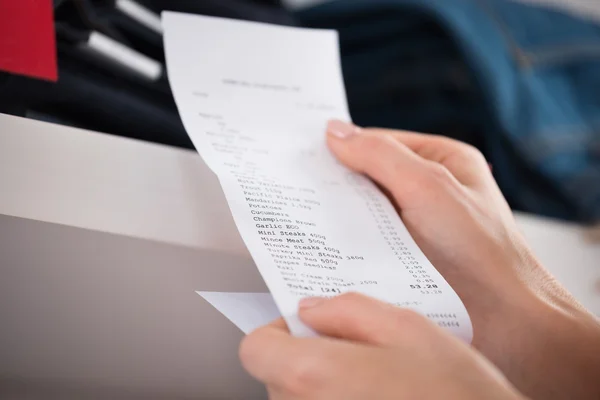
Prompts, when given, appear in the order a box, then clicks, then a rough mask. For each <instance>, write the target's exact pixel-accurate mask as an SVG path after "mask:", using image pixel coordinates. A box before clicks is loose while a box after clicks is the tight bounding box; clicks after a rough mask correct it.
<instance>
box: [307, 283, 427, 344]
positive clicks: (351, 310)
mask: <svg viewBox="0 0 600 400" xmlns="http://www.w3.org/2000/svg"><path fill="white" fill-rule="evenodd" d="M299 315H300V319H302V321H303V322H304V323H306V324H307V325H309V326H310V327H311V328H313V329H314V330H315V331H317V332H318V333H320V334H322V335H325V336H330V337H336V338H341V339H346V340H351V341H356V342H363V343H369V344H374V345H379V346H384V347H392V346H394V347H395V346H397V345H399V344H401V343H402V342H405V341H406V338H407V336H406V335H407V334H410V333H411V332H413V333H415V334H416V335H422V334H423V333H424V332H426V331H424V330H426V329H432V328H433V329H435V328H436V327H435V325H433V324H432V323H431V322H430V321H429V320H427V319H426V318H425V317H423V316H422V315H420V314H417V313H416V312H414V311H411V310H409V309H406V308H400V307H396V306H394V305H392V304H389V303H384V302H381V301H379V300H375V299H373V298H370V297H367V296H364V295H361V294H358V293H345V294H342V295H340V296H337V297H333V298H331V299H326V298H321V297H312V298H306V299H303V300H302V301H301V302H300V308H299Z"/></svg>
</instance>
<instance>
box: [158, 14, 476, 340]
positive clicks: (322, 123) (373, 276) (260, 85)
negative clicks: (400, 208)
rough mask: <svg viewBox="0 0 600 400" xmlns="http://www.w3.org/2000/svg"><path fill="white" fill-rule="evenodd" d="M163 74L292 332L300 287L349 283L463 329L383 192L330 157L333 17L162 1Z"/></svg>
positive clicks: (336, 93) (337, 76)
mask: <svg viewBox="0 0 600 400" xmlns="http://www.w3.org/2000/svg"><path fill="white" fill-rule="evenodd" d="M163 25H164V29H165V32H164V36H165V50H166V55H167V67H168V71H169V80H170V83H171V87H172V89H173V93H174V96H175V101H176V103H177V106H178V109H179V113H180V114H181V118H182V120H183V123H184V125H185V128H186V130H187V132H188V134H189V135H190V137H191V139H192V142H193V143H194V146H195V147H196V149H197V150H198V152H199V153H200V155H201V156H202V158H203V159H204V161H205V162H206V164H207V165H208V166H209V167H210V168H211V169H212V170H213V171H214V172H215V174H216V175H217V176H218V177H219V180H220V182H221V185H222V187H223V191H224V193H225V196H226V198H227V201H228V203H229V207H230V209H231V212H232V214H233V218H234V220H235V223H236V224H237V228H238V230H239V232H240V234H241V236H242V238H243V240H244V242H245V244H246V246H247V247H248V250H249V251H250V254H251V255H252V257H253V259H254V261H255V263H256V265H257V267H258V269H259V271H260V273H261V274H262V277H263V278H264V280H265V282H266V284H267V287H268V288H269V290H270V292H271V294H272V295H273V298H274V300H275V303H276V304H277V307H278V308H279V310H280V312H281V314H282V315H283V316H284V318H285V320H286V322H287V323H288V326H289V328H290V330H291V332H292V333H293V334H294V335H298V336H306V335H313V334H314V332H312V330H311V329H309V328H308V327H307V326H305V325H304V324H303V323H302V322H301V321H300V320H299V318H298V316H297V310H298V301H299V300H300V299H301V298H303V297H307V296H335V295H337V294H340V293H344V292H347V291H357V292H361V293H364V294H367V295H369V296H372V297H375V298H378V299H380V300H383V301H386V302H389V303H393V304H396V305H398V306H401V307H408V308H411V309H414V310H416V311H418V312H420V313H422V314H424V315H426V316H427V317H429V318H430V319H431V320H433V321H435V322H436V323H437V324H439V325H440V326H442V327H444V328H446V329H448V330H450V331H451V332H453V333H454V334H456V335H457V336H459V337H461V338H463V339H464V340H466V341H470V340H471V337H472V326H471V322H470V319H469V316H468V314H467V311H466V309H465V307H464V305H463V304H462V302H461V300H460V298H459V297H458V296H457V294H456V293H455V292H454V290H453V289H452V288H451V287H450V286H449V285H448V283H447V282H446V281H445V280H444V278H443V277H442V276H441V275H440V274H439V273H438V272H437V270H436V269H435V268H434V267H433V266H432V265H431V263H430V262H429V261H428V260H427V258H426V257H425V256H424V254H423V253H422V252H421V250H420V249H419V247H418V246H417V245H416V243H415V242H414V240H413V239H412V237H411V236H410V234H409V233H408V231H407V230H406V228H405V226H404V224H403V223H402V221H401V219H400V217H399V216H398V214H397V213H396V211H395V210H394V207H393V205H392V204H391V203H390V201H389V200H388V199H387V198H386V197H385V196H384V195H383V194H382V193H381V192H380V191H379V190H378V189H377V187H376V186H375V185H374V184H373V183H372V182H371V181H369V179H367V178H365V177H364V176H361V175H359V174H356V173H353V172H351V171H350V170H348V169H347V168H345V167H344V166H342V165H341V164H339V163H338V162H337V161H336V160H335V159H334V157H333V156H332V155H331V154H330V152H329V150H328V149H327V146H326V144H325V133H324V132H325V127H326V123H327V121H328V120H329V119H332V118H337V119H341V120H348V121H349V120H350V115H349V112H348V107H347V103H346V96H345V90H344V84H343V80H342V74H341V66H340V57H339V51H338V39H337V34H336V32H334V31H328V30H314V29H300V28H290V27H279V26H273V25H266V24H259V23H252V22H244V21H234V20H228V19H222V18H213V17H203V16H196V15H187V14H179V13H172V12H166V13H163Z"/></svg>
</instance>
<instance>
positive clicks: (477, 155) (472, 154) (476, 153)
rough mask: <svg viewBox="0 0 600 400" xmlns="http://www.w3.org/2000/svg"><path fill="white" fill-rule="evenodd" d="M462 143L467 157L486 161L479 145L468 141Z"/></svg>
mask: <svg viewBox="0 0 600 400" xmlns="http://www.w3.org/2000/svg"><path fill="white" fill-rule="evenodd" d="M461 145H462V151H463V152H464V154H465V155H466V156H467V157H469V158H471V159H474V160H477V161H482V162H486V161H485V157H484V156H483V153H482V152H481V151H480V150H479V149H478V148H477V147H475V146H473V145H470V144H467V143H461Z"/></svg>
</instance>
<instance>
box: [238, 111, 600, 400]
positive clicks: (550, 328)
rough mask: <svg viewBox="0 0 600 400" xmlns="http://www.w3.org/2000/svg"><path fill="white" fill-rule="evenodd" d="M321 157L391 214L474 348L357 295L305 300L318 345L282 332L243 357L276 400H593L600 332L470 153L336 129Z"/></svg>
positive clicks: (412, 136) (437, 142)
mask: <svg viewBox="0 0 600 400" xmlns="http://www.w3.org/2000/svg"><path fill="white" fill-rule="evenodd" d="M327 144H328V146H329V148H330V149H331V152H332V154H333V155H334V156H335V157H336V158H337V159H338V160H339V161H340V162H341V163H343V164H344V165H346V166H347V167H349V168H350V169H353V170H355V171H357V172H359V173H363V174H365V175H367V176H368V177H370V178H371V179H372V180H374V181H375V182H376V183H377V184H378V185H379V186H380V187H381V188H382V190H384V192H385V193H386V194H387V195H388V196H389V197H390V199H392V201H393V202H394V203H395V205H396V207H397V210H398V213H399V214H400V216H401V218H402V220H403V221H404V223H405V224H406V226H407V228H408V229H409V231H410V233H411V234H412V236H413V237H414V238H415V240H416V242H417V243H418V244H419V246H420V247H421V249H422V250H423V252H424V253H425V254H426V255H427V257H428V258H429V259H430V260H431V262H432V263H433V264H434V265H435V266H436V268H437V269H438V271H439V272H440V273H441V274H442V275H443V276H444V278H445V279H446V280H447V281H448V282H449V283H450V285H452V287H453V288H454V290H455V291H456V292H457V294H458V295H459V296H460V297H461V299H462V301H463V302H464V304H465V306H466V308H467V310H468V312H469V315H470V316H471V319H472V322H473V328H474V338H473V343H472V346H467V345H464V344H463V343H461V342H459V341H458V340H457V339H455V338H453V337H451V336H450V335H449V334H448V333H446V332H444V331H442V330H441V329H439V328H438V327H437V326H435V325H434V324H432V323H430V322H429V321H428V320H426V319H425V318H424V317H421V316H419V315H418V314H416V313H414V312H411V311H409V310H405V309H400V308H396V307H392V306H389V305H385V304H382V303H379V302H377V301H375V300H372V299H369V298H366V297H363V296H360V295H356V294H348V295H342V296H339V297H337V298H334V299H331V300H324V299H305V300H304V301H303V302H302V303H301V308H300V311H299V315H300V318H301V319H302V320H303V321H304V322H305V323H306V324H308V325H309V326H311V327H312V328H313V329H315V330H316V331H317V332H319V333H320V334H321V337H319V338H311V339H302V338H294V337H291V336H290V334H289V332H288V331H287V329H286V328H285V324H284V323H283V322H282V321H277V322H275V323H274V324H272V325H269V326H267V327H264V328H261V329H259V330H257V331H255V332H253V333H252V334H250V335H248V336H247V337H246V338H245V339H244V340H243V341H242V344H241V346H240V358H241V360H242V364H243V365H244V367H245V368H246V369H247V370H248V372H249V373H250V374H251V375H253V376H254V377H255V378H257V379H258V380H260V381H262V382H264V383H265V384H266V386H267V388H268V391H269V394H270V397H271V398H272V399H321V398H323V399H324V398H328V399H335V398H342V399H354V398H356V399H359V398H361V399H364V398H377V399H386V398H394V399H430V398H431V399H438V398H445V399H471V398H473V399H475V398H492V399H516V398H523V397H522V396H526V397H529V398H532V399H550V400H551V399H565V398H577V399H598V398H600V379H598V377H599V376H600V324H599V322H598V320H597V319H596V318H595V317H594V316H593V315H591V314H590V313H588V312H587V311H586V310H585V309H584V308H583V307H582V306H581V305H580V304H579V303H578V302H577V301H576V300H575V299H574V298H573V296H572V295H571V294H570V293H568V292H567V291H566V290H565V289H564V288H563V287H562V286H561V285H560V284H559V283H558V282H557V281H556V280H555V279H554V278H553V277H552V275H551V274H550V273H549V272H548V271H547V270H545V269H544V268H543V266H542V265H541V264H540V263H539V262H538V260H537V259H536V258H535V256H534V255H533V253H532V251H531V250H530V249H529V247H528V246H527V244H526V243H525V240H524V239H523V236H522V235H521V233H520V232H519V229H518V228H517V226H516V223H515V221H514V218H513V215H512V212H511V210H510V208H509V206H508V204H507V203H506V201H505V200H504V198H503V196H502V194H501V192H500V190H499V188H498V186H497V185H496V183H495V181H494V178H493V176H492V173H491V171H490V168H489V166H488V164H487V162H486V161H485V159H484V157H483V156H482V155H481V153H480V152H479V151H478V150H476V149H475V148H473V147H471V146H469V145H466V144H464V143H460V142H457V141H454V140H451V139H448V138H444V137H440V136H433V135H423V134H417V133H411V132H402V131H392V130H383V129H362V128H359V127H356V126H353V125H349V124H346V123H343V122H341V121H331V122H330V123H329V125H328V130H327ZM519 392H520V393H522V394H520V393H519Z"/></svg>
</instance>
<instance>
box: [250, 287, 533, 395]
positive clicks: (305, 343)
mask: <svg viewBox="0 0 600 400" xmlns="http://www.w3.org/2000/svg"><path fill="white" fill-rule="evenodd" d="M299 315H300V318H301V319H302V320H303V321H304V322H305V323H306V324H307V325H309V326H311V327H312V328H313V329H315V330H316V331H317V332H319V333H320V334H322V335H323V336H325V337H318V338H295V337H292V336H290V334H289V332H288V330H287V328H286V326H285V322H284V321H283V320H278V321H276V322H274V323H272V324H271V325H268V326H266V327H264V328H260V329H258V330H256V331H254V332H253V333H251V334H250V335H248V336H247V337H246V338H245V339H244V340H243V341H242V344H241V346H240V358H241V360H242V364H243V365H244V367H245V368H246V369H247V370H248V372H250V374H251V375H252V376H254V377H255V378H256V379H258V380H260V381H262V382H264V383H265V384H266V386H267V390H268V392H269V397H270V399H271V400H288V399H289V400H291V399H294V400H301V399H314V400H318V399H327V400H334V399H344V400H352V399H357V400H358V399H360V400H364V399H378V400H384V399H395V400H401V399H407V400H409V399H410V400H413V399H449V400H452V399H457V400H458V399H460V400H469V399H477V400H479V399H484V398H485V399H496V400H501V399H502V400H509V399H511V400H513V399H522V398H523V397H521V395H520V394H518V392H517V391H516V390H515V389H514V388H513V387H512V386H511V385H510V383H508V382H507V381H506V380H505V378H504V377H503V376H502V375H501V374H500V373H499V372H498V371H497V370H496V369H495V368H494V367H493V366H492V365H491V364H490V363H489V362H488V361H487V360H485V359H484V358H483V357H482V356H481V355H479V354H478V353H477V352H476V351H474V350H472V349H470V348H469V346H467V345H466V344H464V343H463V342H461V341H460V340H458V339H456V338H454V337H452V336H451V335H450V334H448V333H446V332H444V331H443V330H442V329H441V328H439V327H438V326H437V325H435V324H434V323H432V322H430V321H429V320H427V319H426V318H425V317H423V316H421V315H419V314H417V313H415V312H412V311H410V310H406V309H401V308H397V307H394V306H391V305H388V304H385V303H381V302H379V301H377V300H373V299H370V298H368V297H365V296H361V295H357V294H353V293H349V294H344V295H341V296H339V297H335V298H333V299H320V298H316V299H315V298H312V299H305V301H303V302H302V303H301V306H300V311H299Z"/></svg>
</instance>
